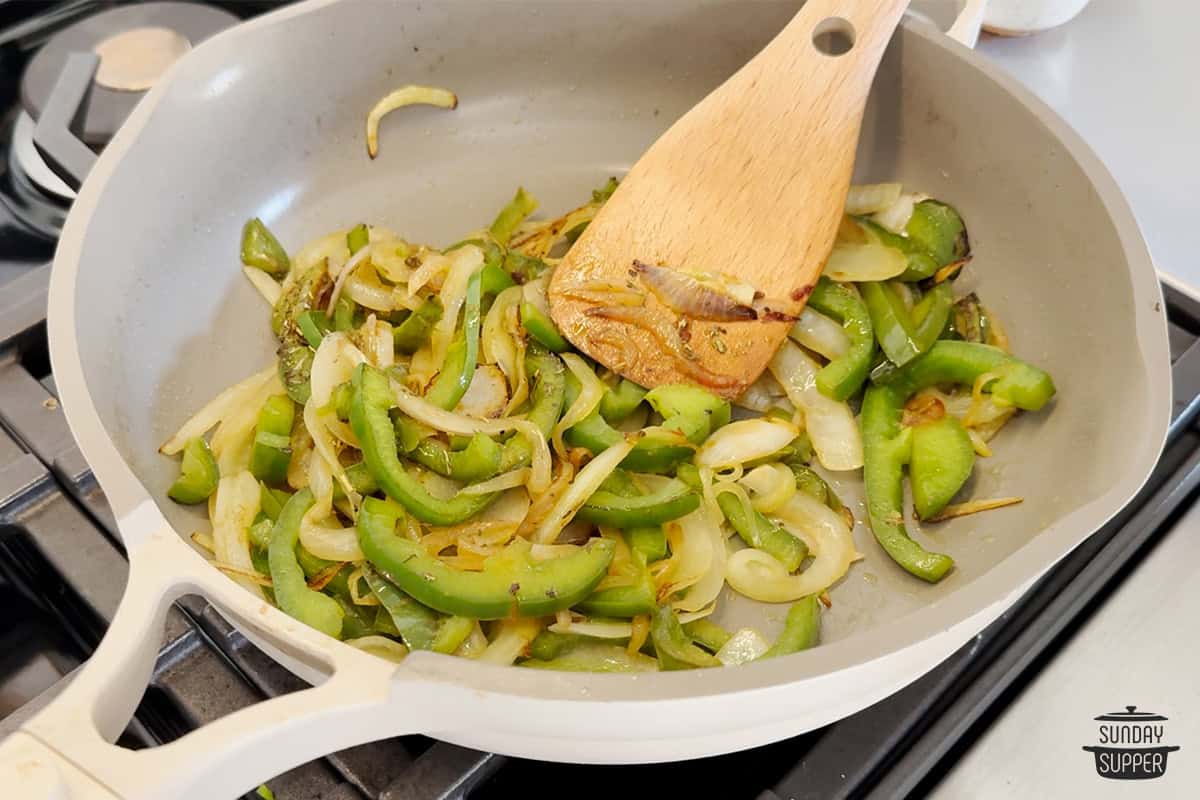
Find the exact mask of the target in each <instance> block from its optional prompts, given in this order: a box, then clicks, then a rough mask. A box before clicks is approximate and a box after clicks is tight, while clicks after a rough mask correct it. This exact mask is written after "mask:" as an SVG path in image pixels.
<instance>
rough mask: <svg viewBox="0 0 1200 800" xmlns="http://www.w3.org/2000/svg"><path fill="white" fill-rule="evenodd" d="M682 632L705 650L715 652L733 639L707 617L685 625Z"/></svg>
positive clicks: (727, 632)
mask: <svg viewBox="0 0 1200 800" xmlns="http://www.w3.org/2000/svg"><path fill="white" fill-rule="evenodd" d="M683 632H684V633H686V634H687V635H688V636H690V637H691V638H692V640H693V641H694V642H696V643H697V644H699V645H700V646H701V647H703V648H704V649H706V650H711V651H712V652H714V653H715V652H717V651H718V650H720V649H721V648H722V647H724V646H725V643H726V642H728V641H729V640H730V639H731V638H733V634H731V633H730V632H729V631H727V630H725V629H724V628H722V627H721V626H720V625H718V624H717V623H715V622H713V621H712V620H711V619H709V618H708V617H701V618H700V619H694V620H692V621H691V622H688V623H686V624H685V625H684V626H683Z"/></svg>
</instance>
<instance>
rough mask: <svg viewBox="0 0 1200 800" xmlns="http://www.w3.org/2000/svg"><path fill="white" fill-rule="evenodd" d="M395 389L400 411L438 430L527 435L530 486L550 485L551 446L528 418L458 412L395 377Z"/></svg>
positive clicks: (533, 489)
mask: <svg viewBox="0 0 1200 800" xmlns="http://www.w3.org/2000/svg"><path fill="white" fill-rule="evenodd" d="M392 393H393V394H394V395H395V398H396V405H397V406H398V407H399V409H400V410H401V411H403V412H404V413H405V414H408V415H409V416H410V417H412V418H413V419H414V420H416V421H417V422H420V423H423V424H425V425H428V426H429V427H431V428H434V429H435V430H439V431H444V432H446V433H457V434H461V435H463V436H472V435H474V434H476V433H486V434H497V433H504V432H505V431H516V432H517V433H519V434H521V435H522V436H525V437H526V438H528V439H529V442H530V444H531V445H533V458H532V459H531V462H530V467H532V469H533V472H532V474H531V475H530V477H529V490H530V491H531V492H533V493H534V494H541V493H542V492H543V491H545V489H546V487H547V486H549V485H550V446H549V445H548V444H547V442H546V437H545V436H543V435H542V432H541V431H540V430H539V429H538V427H537V426H536V425H534V424H533V423H532V422H530V421H529V420H525V419H514V418H512V417H501V418H500V419H476V418H475V417H468V416H465V415H463V414H455V413H454V412H453V411H447V410H445V409H444V408H438V407H437V406H435V405H433V404H432V403H430V402H429V401H427V400H425V398H423V397H417V396H416V395H414V394H413V393H412V392H410V391H408V390H407V389H405V388H404V387H403V386H401V385H400V384H398V383H396V382H395V381H392Z"/></svg>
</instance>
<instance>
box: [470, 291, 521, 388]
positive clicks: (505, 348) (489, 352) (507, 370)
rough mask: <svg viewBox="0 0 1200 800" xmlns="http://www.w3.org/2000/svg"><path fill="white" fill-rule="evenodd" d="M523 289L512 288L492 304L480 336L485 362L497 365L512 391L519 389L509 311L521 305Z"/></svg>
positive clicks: (515, 348) (497, 297)
mask: <svg viewBox="0 0 1200 800" xmlns="http://www.w3.org/2000/svg"><path fill="white" fill-rule="evenodd" d="M521 295H522V291H521V287H520V286H510V287H508V288H507V289H505V290H504V291H502V292H500V294H498V295H496V299H495V300H494V301H493V302H492V307H491V308H490V309H489V310H488V313H487V316H486V317H484V319H483V328H482V330H481V332H480V336H479V349H480V351H481V352H482V353H483V360H484V362H485V363H488V364H495V365H496V366H497V367H499V368H500V370H501V371H502V372H503V373H504V376H505V377H506V378H507V379H508V385H509V387H510V388H511V389H513V390H516V388H517V382H516V377H517V345H516V343H515V342H514V341H513V336H512V334H511V333H509V330H510V328H509V325H508V322H509V320H508V314H509V309H515V308H516V307H517V306H519V305H520V304H521Z"/></svg>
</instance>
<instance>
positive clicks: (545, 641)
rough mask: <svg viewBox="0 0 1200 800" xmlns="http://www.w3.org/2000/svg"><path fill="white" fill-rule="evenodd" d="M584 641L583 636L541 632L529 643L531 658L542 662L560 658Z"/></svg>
mask: <svg viewBox="0 0 1200 800" xmlns="http://www.w3.org/2000/svg"><path fill="white" fill-rule="evenodd" d="M582 640H583V637H582V636H576V635H575V634H571V633H555V632H554V631H541V632H540V633H539V634H538V635H537V636H535V637H533V641H532V642H530V643H529V657H530V658H536V659H539V660H541V661H549V660H550V659H552V658H558V657H559V656H561V655H562V654H563V653H565V652H567V651H568V650H570V649H571V648H572V647H574V646H575V645H577V644H579V643H580V642H581V641H582Z"/></svg>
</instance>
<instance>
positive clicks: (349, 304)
mask: <svg viewBox="0 0 1200 800" xmlns="http://www.w3.org/2000/svg"><path fill="white" fill-rule="evenodd" d="M355 310H356V307H355V304H354V301H353V300H351V299H350V298H349V297H347V296H346V295H342V296H341V297H339V298H338V300H337V303H336V304H335V305H334V307H333V329H334V330H335V331H342V332H343V333H344V332H346V331H352V330H354V329H355V328H357V327H358V325H357V324H355V323H356V320H355V319H354V317H355V313H354V312H355Z"/></svg>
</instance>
